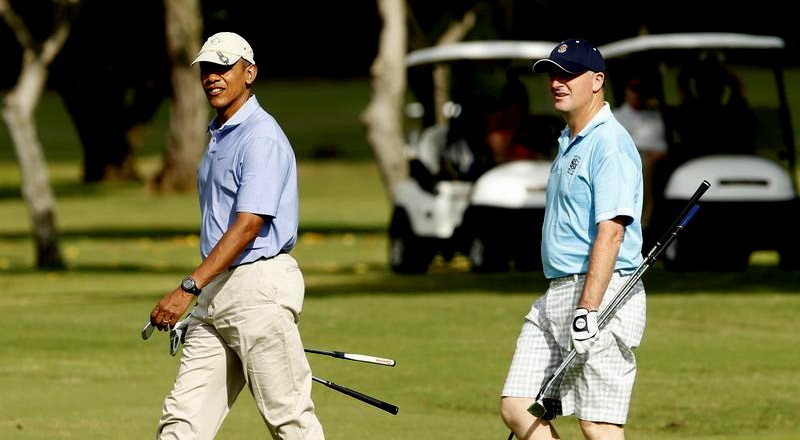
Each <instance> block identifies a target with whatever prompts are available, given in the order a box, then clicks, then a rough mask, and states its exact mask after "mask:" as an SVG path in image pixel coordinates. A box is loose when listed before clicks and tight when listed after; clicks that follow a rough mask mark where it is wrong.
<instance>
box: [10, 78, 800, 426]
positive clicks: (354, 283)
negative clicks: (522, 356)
mask: <svg viewBox="0 0 800 440" xmlns="http://www.w3.org/2000/svg"><path fill="white" fill-rule="evenodd" d="M792 78H793V79H791V80H790V82H789V84H790V89H789V92H790V94H792V95H791V96H793V97H792V98H791V99H792V100H793V102H797V103H798V104H796V105H793V108H795V109H796V110H795V112H794V118H795V120H798V119H797V118H798V116H800V91H799V90H798V89H797V88H798V86H797V85H800V76H798V75H797V72H795V73H794V76H793V77H792ZM332 84H333V83H325V82H323V83H315V82H307V83H306V82H274V83H265V84H263V86H262V85H259V88H258V90H257V93H258V94H259V99H260V100H261V101H262V103H264V104H265V106H266V107H267V108H269V109H270V110H271V111H272V112H273V113H274V114H276V117H278V119H279V120H280V121H281V123H283V124H284V126H285V127H286V128H287V133H289V136H290V138H292V139H293V142H294V144H295V146H296V147H297V148H298V150H299V154H298V156H299V157H301V159H300V162H299V176H300V191H301V226H300V227H301V235H300V240H299V243H298V246H297V248H296V249H295V251H294V252H293V255H294V256H295V257H296V258H297V259H298V261H299V262H300V265H301V267H302V269H303V272H304V276H305V279H306V285H307V295H306V302H305V309H304V311H303V317H302V321H301V331H302V335H303V338H304V340H305V343H306V345H307V346H308V347H315V348H324V349H336V350H344V351H353V352H362V353H369V354H374V355H380V356H387V357H392V358H395V359H396V360H397V361H398V365H397V367H395V368H385V367H378V366H370V365H366V364H359V363H348V362H345V361H341V360H336V359H330V358H324V357H318V356H310V361H311V363H312V368H313V370H314V374H315V375H318V376H320V377H323V378H326V379H329V380H332V381H334V382H336V383H340V384H342V385H345V386H348V387H351V388H354V389H356V390H359V391H362V392H364V393H367V394H370V395H373V396H375V397H377V398H380V399H383V400H386V401H388V402H391V403H393V404H396V405H398V406H399V407H400V413H399V414H398V415H397V416H392V415H389V414H387V413H384V412H381V411H379V410H377V409H375V408H372V407H370V406H368V405H365V404H363V403H361V402H359V401H356V400H354V399H351V398H349V397H346V396H344V395H342V394H339V393H337V392H335V391H333V390H330V389H328V388H325V387H323V386H322V385H319V384H315V385H314V394H313V397H314V400H315V402H316V404H317V408H318V413H319V416H320V418H321V420H322V422H323V424H324V427H325V430H326V434H327V438H328V439H332V440H344V439H347V440H350V439H367V438H389V439H414V440H434V439H436V440H438V439H449V438H474V439H492V438H494V439H498V440H499V439H505V438H506V436H507V434H508V430H507V429H506V428H505V427H504V426H503V424H502V422H501V421H500V418H499V416H498V414H497V400H498V393H499V391H500V388H501V387H502V383H503V380H504V377H505V373H506V369H507V368H508V363H509V361H510V359H511V354H512V353H513V349H514V342H515V338H516V336H517V332H518V331H519V327H520V325H521V323H522V317H523V316H524V315H525V313H526V312H527V311H528V309H529V308H530V305H531V303H532V302H533V301H534V300H535V299H536V298H537V297H538V296H539V295H540V294H541V293H542V292H543V291H544V288H545V285H546V284H545V281H544V279H543V277H542V275H541V274H540V273H525V274H515V273H510V274H495V275H492V274H483V275H477V274H472V273H469V272H468V271H467V270H466V267H467V266H466V264H465V263H464V261H463V260H461V259H458V260H457V261H456V262H454V263H452V264H449V265H448V264H444V263H443V262H441V261H437V262H436V263H435V264H434V266H433V267H432V269H431V273H430V274H428V275H424V276H399V275H395V274H393V273H392V272H391V271H389V270H388V268H387V264H386V248H387V243H386V236H385V232H384V231H385V228H386V225H387V223H388V219H389V211H390V207H389V204H388V202H387V199H386V197H385V193H384V189H383V186H382V185H381V182H380V178H379V174H378V171H377V167H376V166H375V164H374V163H372V162H371V161H364V160H358V159H364V158H367V157H369V155H370V154H371V153H364V151H363V149H364V148H365V147H364V145H365V144H364V143H363V133H362V132H361V131H360V130H361V128H360V126H359V125H358V124H357V123H355V122H354V121H355V118H357V115H358V113H359V112H360V111H361V110H362V109H363V105H366V100H367V99H368V92H369V89H368V83H366V82H364V81H350V82H342V83H336V84H337V87H336V88H334V87H330V86H331V85H332ZM338 86H341V88H339V87H338ZM333 89H336V90H333ZM60 105H61V104H60V101H59V100H58V98H57V97H54V96H53V95H52V94H47V95H45V98H44V101H43V102H42V105H41V106H40V109H39V112H40V113H41V115H42V119H41V120H40V121H41V122H42V127H46V129H43V130H40V134H41V136H42V140H43V143H44V145H45V148H46V154H47V157H48V159H49V161H50V162H49V170H50V177H51V181H52V182H53V186H54V189H55V192H56V196H57V211H58V222H59V225H60V228H61V234H62V235H61V238H62V242H61V244H62V251H63V254H64V256H65V258H66V262H67V266H68V269H67V270H65V271H61V272H39V271H36V270H34V269H33V262H34V255H33V244H32V242H31V240H30V238H29V231H30V225H29V224H28V218H27V211H26V207H25V205H24V203H23V202H22V201H21V200H20V197H19V171H18V168H17V166H16V164H15V163H14V162H13V153H12V152H11V148H10V145H9V144H8V140H7V137H6V134H5V131H4V130H5V128H4V127H3V128H2V129H0V308H1V309H2V311H3V314H4V316H5V319H4V321H3V322H4V324H3V325H2V326H1V327H0V328H2V330H3V337H2V345H0V390H2V392H0V439H3V440H54V439H81V440H87V439H89V440H90V439H105V438H113V439H115V440H134V439H141V438H151V437H152V436H153V435H154V430H155V426H156V423H157V420H158V417H159V415H160V408H161V403H162V399H163V397H164V395H165V394H166V393H167V392H168V390H169V388H170V386H171V384H172V381H173V379H174V374H175V371H176V368H177V364H178V359H177V358H172V357H170V356H169V355H168V354H167V341H166V338H165V336H164V335H162V334H157V335H155V336H154V338H152V340H150V341H146V342H145V341H142V340H141V339H140V338H139V336H138V334H139V330H140V329H141V326H142V325H143V324H144V322H145V321H146V319H147V316H148V314H149V311H150V310H151V308H152V307H153V305H154V304H155V302H156V301H157V300H158V299H159V298H160V297H161V295H163V294H164V293H165V292H167V291H168V290H170V289H172V288H173V287H174V286H175V285H176V284H177V283H178V281H179V280H180V278H181V277H182V276H184V275H185V274H186V273H187V272H188V271H189V270H191V269H192V267H193V266H194V265H195V264H196V263H197V262H198V261H199V257H198V252H197V225H198V208H197V201H196V199H195V195H194V194H187V195H165V196H156V195H153V194H151V193H149V192H148V191H147V189H146V188H145V187H144V185H143V184H139V183H115V184H103V185H83V184H81V183H80V182H79V180H80V150H79V148H78V147H77V138H76V137H75V135H74V130H73V129H72V127H71V126H70V124H69V122H68V119H67V118H66V117H65V115H64V113H63V109H59V106H60ZM317 107H318V108H317ZM158 121H159V122H154V124H153V126H152V127H150V128H148V132H147V133H146V139H149V140H148V141H147V145H146V146H145V149H144V150H143V151H142V152H140V157H139V161H138V166H139V168H140V171H141V172H142V175H143V176H145V177H147V176H150V175H152V173H154V172H155V171H156V170H157V168H158V166H159V163H158V159H157V153H159V152H160V148H162V147H163V139H164V131H165V129H166V128H165V127H166V125H165V121H164V120H163V118H160V119H158ZM159 124H161V125H159ZM318 127H326V128H324V129H318ZM797 132H798V131H796V133H797ZM330 145H338V147H337V148H338V151H340V152H341V157H345V158H348V159H356V160H352V161H342V160H337V161H331V160H315V161H313V160H309V158H311V157H313V156H314V155H315V154H316V153H315V151H320V150H330V148H329V146H330ZM315 146H317V147H319V148H317V147H315ZM320 146H321V147H320ZM708 252H709V256H710V257H713V249H709V250H708ZM775 264H776V258H775V255H774V254H772V253H758V254H756V255H754V256H753V259H752V265H751V267H750V269H749V270H748V271H746V272H741V273H687V274H675V273H669V272H666V271H664V269H663V268H662V267H661V265H660V264H657V265H656V266H655V267H654V268H653V269H652V270H650V271H648V272H647V273H646V274H645V278H644V280H645V284H646V286H647V289H648V294H649V299H648V326H647V330H646V333H645V340H644V343H643V345H642V347H641V348H640V349H639V351H638V359H639V366H640V369H639V374H638V378H637V383H636V387H635V390H634V395H633V402H632V405H631V413H630V417H629V424H628V426H627V432H628V438H631V439H640V440H678V439H685V438H692V439H701V440H727V439H733V440H757V439H772V440H790V439H792V440H796V439H800V420H798V418H797V414H800V397H799V396H800V373H799V372H798V371H800V370H798V368H797V366H798V365H800V352H798V350H797V349H796V347H795V346H796V341H797V335H796V331H794V330H793V329H794V327H796V321H797V318H796V317H797V316H798V314H800V272H782V271H779V270H778V269H777V268H776V267H775ZM556 423H557V425H558V426H559V430H560V431H561V433H562V437H563V438H580V434H579V433H578V431H577V428H576V423H575V420H574V419H573V418H563V419H559V420H557V421H556ZM217 438H218V439H220V440H226V439H239V438H268V434H267V433H266V431H265V430H264V428H263V426H262V424H261V421H260V416H259V415H258V414H257V412H256V411H255V409H254V406H253V404H252V398H251V397H250V396H249V394H247V393H243V394H242V395H241V397H240V399H239V402H238V403H237V405H236V406H235V407H234V409H233V411H232V412H231V414H230V416H229V418H228V420H227V421H226V423H225V424H224V425H223V428H222V431H221V432H220V434H219V436H218V437H217Z"/></svg>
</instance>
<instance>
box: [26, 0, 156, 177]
mask: <svg viewBox="0 0 800 440" xmlns="http://www.w3.org/2000/svg"><path fill="white" fill-rule="evenodd" d="M37 1H41V0H37ZM163 3H164V0H138V1H136V2H133V1H129V0H123V1H113V2H108V1H103V0H86V1H84V2H83V5H82V6H81V14H80V16H79V17H78V18H77V21H76V22H75V23H74V25H73V28H74V29H73V31H72V32H71V33H70V36H69V39H68V40H67V42H66V44H65V45H64V49H63V50H62V51H61V52H60V53H59V55H58V57H56V59H55V61H54V62H53V65H52V66H51V69H50V72H51V85H52V86H54V88H55V89H56V90H58V92H59V94H60V95H61V98H62V100H63V102H64V105H65V107H66V109H67V111H68V112H69V114H70V117H71V118H72V121H73V123H74V125H75V129H76V131H77V133H78V136H79V137H80V141H81V147H82V148H83V181H84V182H88V183H92V182H101V181H107V180H139V179H140V176H139V175H138V171H137V169H136V154H135V153H136V152H137V151H138V150H140V149H141V148H142V147H143V141H144V138H143V136H142V135H143V133H144V132H145V127H146V124H147V122H149V121H150V120H151V119H152V117H153V116H154V115H155V114H156V112H157V111H158V109H159V108H160V107H161V104H162V103H163V102H164V99H165V98H166V97H167V96H169V93H170V90H169V63H168V58H167V51H166V36H165V33H164V31H163V29H164V27H165V26H164V20H165V18H164V4H163ZM20 12H21V11H20ZM32 17H34V16H32ZM38 20H41V19H40V18H39V19H38ZM31 21H33V18H32V20H31ZM143 28H146V31H145V32H142V29H143ZM159 30H161V31H160V32H159ZM100 109H102V111H98V110H100Z"/></svg>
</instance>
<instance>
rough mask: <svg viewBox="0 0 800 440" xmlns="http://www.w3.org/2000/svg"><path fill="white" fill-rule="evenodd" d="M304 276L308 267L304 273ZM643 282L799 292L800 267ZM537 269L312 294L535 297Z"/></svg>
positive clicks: (665, 274)
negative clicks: (448, 294)
mask: <svg viewBox="0 0 800 440" xmlns="http://www.w3.org/2000/svg"><path fill="white" fill-rule="evenodd" d="M304 272H305V273H306V274H307V275H308V276H309V277H310V276H311V275H313V274H309V271H304ZM642 280H643V282H644V285H645V289H646V291H647V293H648V294H650V295H659V294H686V295H693V294H720V295H725V294H733V293H764V294H769V293H798V294H800V271H792V272H789V271H781V270H779V269H778V268H777V267H769V266H754V267H751V268H750V269H748V270H747V271H744V272H685V273H675V272H669V271H667V270H665V269H664V268H663V267H661V266H660V265H659V264H657V265H656V266H654V267H653V268H651V269H650V270H648V271H647V272H646V273H645V274H644V276H643V277H642ZM547 284H548V283H547V280H546V279H545V278H544V275H543V274H542V273H541V272H521V273H515V272H509V273H496V274H477V273H470V272H463V271H459V272H455V271H454V272H444V273H433V274H425V275H397V274H393V273H391V272H388V271H387V270H386V269H385V267H382V270H378V269H377V268H376V270H375V271H373V272H367V273H365V274H360V275H359V274H353V275H352V277H350V278H349V279H348V280H347V281H346V282H343V283H342V282H330V283H325V282H323V283H320V284H318V285H313V286H312V288H310V289H309V291H308V293H307V294H308V295H311V296H335V295H347V294H371V293H372V294H374V293H405V294H409V295H414V294H426V293H456V294H461V293H466V292H496V293H503V294H530V295H533V296H539V295H541V294H543V293H544V292H545V290H546V289H547Z"/></svg>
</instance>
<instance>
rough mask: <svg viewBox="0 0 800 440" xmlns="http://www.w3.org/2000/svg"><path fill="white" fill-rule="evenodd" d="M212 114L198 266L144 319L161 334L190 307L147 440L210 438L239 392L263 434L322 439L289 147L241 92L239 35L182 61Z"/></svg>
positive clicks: (246, 53)
mask: <svg viewBox="0 0 800 440" xmlns="http://www.w3.org/2000/svg"><path fill="white" fill-rule="evenodd" d="M196 63H198V64H199V65H200V82H201V84H202V86H203V90H204V91H205V94H206V98H207V99H208V102H209V104H210V105H211V107H212V108H214V109H215V110H216V112H217V115H216V117H215V118H214V119H213V120H212V121H211V124H210V125H209V127H208V128H209V132H210V134H211V136H210V140H209V143H208V148H207V150H206V153H205V156H204V157H203V160H202V162H201V164H200V169H199V171H198V177H197V183H198V191H199V196H200V213H201V217H202V218H201V227H200V255H201V257H202V263H201V264H200V265H199V266H197V268H195V269H194V271H192V273H191V274H189V276H187V277H186V278H184V279H183V281H182V282H181V284H180V286H178V287H176V288H175V289H174V290H173V291H171V292H170V293H168V294H167V295H165V296H164V297H163V298H162V299H161V300H160V301H159V302H158V304H156V306H155V307H154V308H153V310H152V312H151V313H150V322H151V323H152V324H153V325H154V326H155V327H156V328H158V329H159V330H161V331H168V330H169V329H170V328H171V327H173V326H174V325H175V324H176V323H177V322H178V320H179V319H180V318H181V316H182V315H183V313H184V312H185V311H186V310H187V308H188V307H189V305H190V304H191V302H192V301H194V300H196V301H197V304H196V306H195V308H194V309H193V310H192V313H191V314H190V316H189V317H188V318H187V319H185V320H184V321H183V322H184V323H186V322H188V325H187V328H186V330H185V343H184V348H183V354H182V357H181V365H180V369H179V371H178V376H177V378H176V380H175V384H174V386H173V388H172V391H171V392H170V393H169V395H167V397H166V399H165V400H164V406H163V410H162V415H161V419H160V421H159V425H158V431H157V438H158V439H159V440H178V439H180V440H212V439H213V438H214V437H215V436H216V434H217V431H218V430H219V428H220V426H221V424H222V422H223V420H224V419H225V417H226V416H227V414H228V411H229V410H230V408H231V406H232V405H233V403H234V402H235V401H236V398H237V396H238V395H239V393H240V392H241V391H242V389H243V388H244V387H245V385H247V388H248V389H249V390H250V392H251V394H252V395H253V398H254V400H255V402H256V405H257V406H258V410H259V412H260V413H261V415H262V417H263V420H264V422H265V423H266V425H267V428H268V431H269V432H270V434H271V435H272V437H273V438H276V439H277V438H280V439H286V440H289V439H293V440H324V434H323V430H322V426H321V424H320V422H319V420H318V419H317V416H316V414H315V411H314V404H313V402H312V400H311V381H312V377H311V369H310V367H309V365H308V361H307V359H306V356H305V352H304V349H303V343H302V341H301V339H300V333H299V330H298V327H297V325H298V322H299V319H300V311H301V310H302V307H303V298H304V292H305V287H304V283H303V275H302V273H301V272H300V269H299V267H298V265H297V261H295V259H294V258H292V257H291V256H290V255H289V252H290V251H291V250H292V248H293V247H294V245H295V243H296V241H297V224H298V200H297V167H296V164H295V157H294V152H293V150H292V147H291V145H290V144H289V141H288V140H287V139H286V136H285V135H284V133H283V130H281V127H280V126H279V125H278V123H277V122H276V121H275V119H274V118H273V117H272V116H270V115H269V114H268V113H267V112H265V111H264V110H263V109H262V108H261V106H260V105H259V103H258V101H257V100H256V97H255V96H254V95H253V93H252V85H253V82H254V81H255V79H256V74H257V73H258V69H257V67H256V64H255V59H254V55H253V50H252V48H251V47H250V45H249V44H248V43H247V41H245V40H244V39H243V38H242V37H241V36H239V35H237V34H234V33H231V32H220V33H217V34H214V35H212V36H211V37H209V38H208V40H206V42H205V44H204V45H203V47H202V48H201V49H200V52H199V53H198V55H197V58H195V60H194V62H193V63H192V64H196Z"/></svg>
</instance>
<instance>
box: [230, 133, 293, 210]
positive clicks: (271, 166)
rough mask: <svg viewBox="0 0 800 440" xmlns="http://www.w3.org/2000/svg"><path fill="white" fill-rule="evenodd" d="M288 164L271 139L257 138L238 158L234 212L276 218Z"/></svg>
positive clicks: (281, 149)
mask: <svg viewBox="0 0 800 440" xmlns="http://www.w3.org/2000/svg"><path fill="white" fill-rule="evenodd" d="M290 165H291V163H290V161H289V160H288V157H287V154H286V152H285V151H284V149H283V148H281V146H280V144H278V143H277V142H276V141H275V140H274V139H269V138H257V139H255V140H253V142H252V143H250V144H249V145H248V146H247V147H246V148H245V149H244V152H243V154H242V158H241V162H240V166H239V168H240V170H241V171H240V180H239V191H238V193H237V196H236V212H250V213H253V214H259V215H268V216H270V217H277V215H278V205H279V204H280V200H281V195H282V194H283V188H284V187H285V185H286V179H287V178H288V176H289V168H290Z"/></svg>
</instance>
